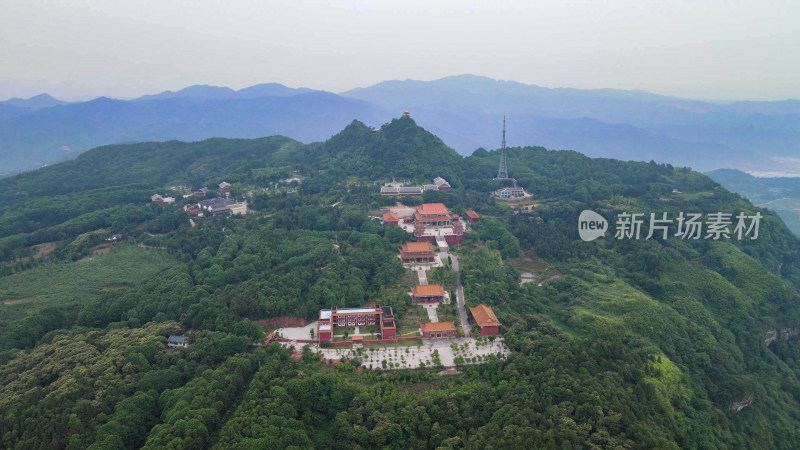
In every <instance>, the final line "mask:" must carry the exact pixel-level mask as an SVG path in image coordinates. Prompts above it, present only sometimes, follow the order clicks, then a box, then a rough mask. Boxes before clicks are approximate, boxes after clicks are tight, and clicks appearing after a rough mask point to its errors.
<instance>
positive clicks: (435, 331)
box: [419, 322, 457, 339]
mask: <svg viewBox="0 0 800 450" xmlns="http://www.w3.org/2000/svg"><path fill="white" fill-rule="evenodd" d="M419 333H420V335H422V337H423V339H441V338H454V337H457V334H456V324H455V323H453V322H436V323H421V324H419Z"/></svg>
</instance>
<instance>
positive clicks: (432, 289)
mask: <svg viewBox="0 0 800 450" xmlns="http://www.w3.org/2000/svg"><path fill="white" fill-rule="evenodd" d="M444 295H445V292H444V288H443V287H442V286H441V285H439V284H424V285H419V286H411V299H412V300H413V301H415V302H417V303H436V302H441V301H442V300H444Z"/></svg>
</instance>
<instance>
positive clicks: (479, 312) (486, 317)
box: [469, 304, 500, 336]
mask: <svg viewBox="0 0 800 450" xmlns="http://www.w3.org/2000/svg"><path fill="white" fill-rule="evenodd" d="M469 312H471V313H472V318H473V319H474V320H475V324H476V325H478V328H479V329H480V333H481V336H491V335H496V334H500V321H499V320H497V316H495V315H494V311H492V308H490V307H488V306H486V305H483V304H481V305H478V306H476V307H474V308H470V309H469Z"/></svg>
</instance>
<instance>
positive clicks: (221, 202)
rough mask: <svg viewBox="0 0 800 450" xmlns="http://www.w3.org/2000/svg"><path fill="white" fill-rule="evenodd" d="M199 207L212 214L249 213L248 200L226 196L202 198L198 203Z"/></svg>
mask: <svg viewBox="0 0 800 450" xmlns="http://www.w3.org/2000/svg"><path fill="white" fill-rule="evenodd" d="M197 208H198V209H200V211H203V212H206V213H208V214H209V215H212V216H220V215H223V214H230V215H233V214H247V202H235V201H233V200H228V199H226V198H210V199H207V200H201V201H200V202H198V203H197Z"/></svg>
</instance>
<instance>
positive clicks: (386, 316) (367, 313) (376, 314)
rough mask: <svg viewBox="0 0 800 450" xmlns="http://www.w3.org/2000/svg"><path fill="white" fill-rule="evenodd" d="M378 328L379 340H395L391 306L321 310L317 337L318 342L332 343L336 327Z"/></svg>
mask: <svg viewBox="0 0 800 450" xmlns="http://www.w3.org/2000/svg"><path fill="white" fill-rule="evenodd" d="M366 326H379V327H380V329H381V339H395V338H397V326H396V325H395V321H394V312H393V311H392V307H391V306H377V307H375V308H337V307H335V306H334V307H333V308H331V309H323V310H320V312H319V324H318V325H317V337H318V338H319V340H320V342H331V341H333V330H334V328H336V327H366Z"/></svg>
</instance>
